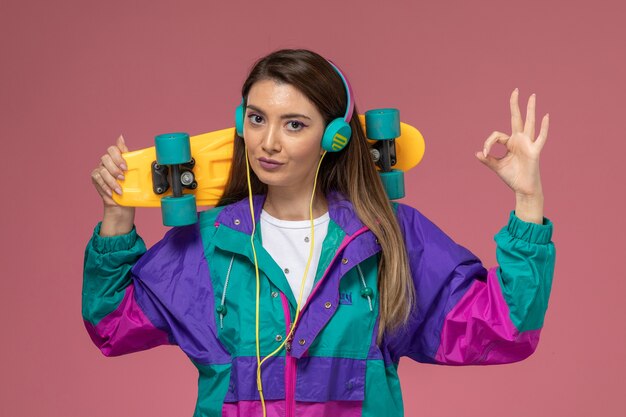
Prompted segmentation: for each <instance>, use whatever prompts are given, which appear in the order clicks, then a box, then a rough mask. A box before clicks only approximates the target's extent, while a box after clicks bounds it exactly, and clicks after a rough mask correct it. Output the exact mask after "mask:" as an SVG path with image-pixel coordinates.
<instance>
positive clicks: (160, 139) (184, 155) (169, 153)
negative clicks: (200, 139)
mask: <svg viewBox="0 0 626 417" xmlns="http://www.w3.org/2000/svg"><path fill="white" fill-rule="evenodd" d="M154 145H155V148H156V156H157V162H158V163H159V164H160V165H178V164H185V163H187V162H189V161H191V144H190V142H189V135H188V134H187V133H182V132H181V133H165V134H163V135H157V136H155V137H154Z"/></svg>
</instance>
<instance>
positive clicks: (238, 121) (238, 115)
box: [235, 99, 245, 138]
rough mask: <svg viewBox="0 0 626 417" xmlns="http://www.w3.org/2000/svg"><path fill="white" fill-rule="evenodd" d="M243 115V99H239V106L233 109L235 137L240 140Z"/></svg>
mask: <svg viewBox="0 0 626 417" xmlns="http://www.w3.org/2000/svg"><path fill="white" fill-rule="evenodd" d="M244 113H245V112H244V108H243V99H241V104H240V105H238V106H237V108H236V109H235V130H236V131H237V135H238V136H239V137H241V138H243V121H244V120H243V119H244V117H243V116H244Z"/></svg>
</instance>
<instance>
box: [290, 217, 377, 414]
mask: <svg viewBox="0 0 626 417" xmlns="http://www.w3.org/2000/svg"><path fill="white" fill-rule="evenodd" d="M368 230H369V228H368V227H367V226H363V227H362V228H360V229H359V230H357V231H356V232H355V233H354V234H353V235H352V236H350V237H349V238H348V239H346V240H344V241H343V242H342V243H341V245H340V246H339V248H338V249H337V252H335V256H334V257H333V259H332V260H331V261H330V263H329V264H328V268H326V271H324V274H323V275H322V277H321V278H320V280H319V281H318V283H317V285H316V286H315V288H313V290H312V291H311V293H310V294H309V297H308V298H307V300H306V302H305V303H304V306H303V307H302V309H301V310H300V316H301V315H302V313H303V312H304V310H305V309H306V307H307V306H308V305H309V301H310V300H311V299H312V298H313V294H315V292H316V291H317V289H318V288H319V287H320V286H321V284H322V282H324V278H326V275H328V271H330V268H331V266H332V265H333V263H335V261H336V260H337V259H338V258H339V254H340V253H341V251H343V250H344V249H345V247H346V246H348V244H349V243H350V242H352V241H353V240H354V239H355V238H356V237H357V236H359V235H361V234H362V233H365V232H366V231H368ZM280 298H281V300H282V302H283V312H284V314H285V323H287V330H286V333H285V334H289V330H290V328H291V313H290V310H289V301H287V297H286V296H285V294H283V293H282V292H281V293H280ZM296 326H297V323H296ZM294 333H295V329H294ZM292 340H293V333H292V335H291V336H290V337H289V338H288V339H287V341H286V342H285V351H286V352H285V417H295V413H296V395H295V394H296V392H295V391H296V358H294V357H293V356H291V343H292Z"/></svg>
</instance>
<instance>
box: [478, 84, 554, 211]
mask: <svg viewBox="0 0 626 417" xmlns="http://www.w3.org/2000/svg"><path fill="white" fill-rule="evenodd" d="M518 98H519V91H518V89H517V88H516V89H515V90H514V91H513V93H512V94H511V101H510V105H511V135H510V136H509V135H507V134H505V133H502V132H493V133H492V134H491V136H489V137H488V138H487V140H485V144H484V148H483V151H482V152H476V158H478V159H479V160H480V161H481V162H482V163H483V164H485V165H487V166H488V167H489V168H491V169H492V170H493V171H495V173H496V174H498V176H499V177H500V178H502V180H503V181H504V182H505V183H506V185H508V186H509V187H510V188H511V189H512V190H513V191H515V195H516V197H518V201H519V198H525V199H529V198H538V199H542V198H543V191H542V188H541V178H540V175H539V155H540V154H541V149H542V148H543V145H544V144H545V143H546V139H547V138H548V124H549V115H548V114H546V115H545V116H544V117H543V119H542V121H541V130H540V132H539V136H537V138H535V101H536V97H535V94H533V95H531V96H530V98H529V99H528V106H527V110H526V121H524V120H522V115H521V113H520V109H519V104H518ZM496 142H498V143H501V144H503V145H504V146H505V147H506V150H507V153H506V155H504V156H503V157H501V158H495V157H493V156H491V155H489V151H490V150H491V147H492V146H493V145H494V144H495V143H496Z"/></svg>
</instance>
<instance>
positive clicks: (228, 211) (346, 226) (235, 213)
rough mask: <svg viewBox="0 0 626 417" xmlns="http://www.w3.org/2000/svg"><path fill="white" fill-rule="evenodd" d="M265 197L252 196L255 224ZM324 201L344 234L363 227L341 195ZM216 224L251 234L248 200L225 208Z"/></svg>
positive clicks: (349, 203) (245, 199) (334, 192)
mask: <svg viewBox="0 0 626 417" xmlns="http://www.w3.org/2000/svg"><path fill="white" fill-rule="evenodd" d="M266 197H267V196H266V195H265V194H257V195H254V196H252V202H253V205H254V219H255V220H254V221H255V223H256V224H258V222H259V219H260V216H261V210H262V209H263V204H264V203H265V198H266ZM326 199H327V201H328V215H329V217H330V219H331V220H332V221H334V222H335V223H336V224H337V225H339V227H340V228H341V229H342V230H343V231H344V233H345V234H347V235H348V236H351V235H353V234H354V233H355V232H356V231H358V230H359V229H361V228H362V227H363V226H364V225H363V222H361V220H360V219H359V218H358V216H357V215H356V212H355V211H354V207H353V206H352V203H351V202H350V201H348V199H347V198H346V197H345V196H344V195H343V194H341V193H339V192H338V191H332V192H330V193H328V195H327V196H326ZM216 223H219V224H220V225H224V226H227V227H229V228H231V229H234V230H237V231H239V232H242V233H245V234H247V235H250V234H252V219H251V216H250V203H249V200H248V198H244V199H242V200H240V201H238V202H236V203H233V204H231V205H229V206H226V207H225V208H224V209H223V210H222V211H221V212H220V214H219V215H218V216H217V219H216Z"/></svg>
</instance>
